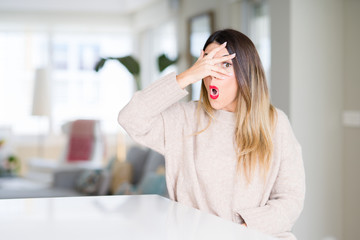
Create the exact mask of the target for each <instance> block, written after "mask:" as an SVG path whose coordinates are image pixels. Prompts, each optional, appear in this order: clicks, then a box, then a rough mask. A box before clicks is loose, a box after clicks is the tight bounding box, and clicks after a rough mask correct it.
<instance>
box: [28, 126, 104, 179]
mask: <svg viewBox="0 0 360 240" xmlns="http://www.w3.org/2000/svg"><path fill="white" fill-rule="evenodd" d="M62 131H63V132H64V133H65V134H66V136H67V140H66V145H65V147H64V150H63V152H62V154H61V156H60V158H59V159H58V160H57V161H53V160H50V159H42V158H31V159H29V160H28V170H29V171H28V173H27V177H28V178H32V179H35V180H42V181H46V182H49V183H51V182H52V180H53V176H54V172H56V171H61V170H79V169H96V168H101V167H102V163H103V157H104V153H105V144H104V137H103V135H102V131H101V128H100V122H99V121H98V120H84V119H80V120H75V121H71V122H68V123H66V124H64V125H63V126H62Z"/></svg>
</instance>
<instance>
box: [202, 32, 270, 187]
mask: <svg viewBox="0 0 360 240" xmlns="http://www.w3.org/2000/svg"><path fill="white" fill-rule="evenodd" d="M225 41H227V46H226V48H227V50H228V51H229V54H232V53H234V52H236V58H234V59H233V66H234V71H235V76H236V79H237V82H238V92H239V93H238V97H237V106H236V111H235V114H236V123H235V126H236V127H235V133H234V135H235V143H236V147H237V160H238V165H237V166H238V170H239V171H241V172H242V173H244V174H245V177H246V179H247V181H248V183H250V182H251V180H252V178H253V175H254V173H255V170H256V166H257V165H258V166H259V169H260V170H262V176H263V177H264V181H265V179H266V176H267V173H268V171H269V169H270V166H271V157H272V154H273V141H272V134H273V131H274V128H275V122H276V110H275V108H274V107H273V106H272V105H271V103H270V97H269V91H268V87H267V83H266V78H265V74H264V70H263V67H262V64H261V61H260V58H259V56H258V53H257V51H256V48H255V46H254V44H253V43H252V42H251V40H250V39H249V38H248V37H246V36H245V35H244V34H242V33H240V32H238V31H235V30H231V29H225V30H221V31H217V32H215V33H213V34H212V35H211V36H210V37H209V39H208V41H207V42H206V43H205V46H204V50H205V48H206V46H207V45H209V44H210V43H212V42H217V43H219V44H221V43H223V42H225ZM201 110H203V111H205V113H206V114H207V115H208V116H209V122H208V125H207V126H206V127H205V129H203V130H201V131H199V132H197V133H196V134H200V133H202V132H204V131H205V130H206V129H208V128H209V126H210V124H211V121H212V119H213V118H214V115H213V112H214V109H213V108H212V107H211V104H210V101H209V99H208V94H207V90H206V87H205V85H204V82H202V85H201V92H200V100H199V102H198V107H197V111H198V121H200V118H199V113H200V111H201Z"/></svg>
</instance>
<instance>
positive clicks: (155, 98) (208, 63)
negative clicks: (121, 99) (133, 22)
mask: <svg viewBox="0 0 360 240" xmlns="http://www.w3.org/2000/svg"><path fill="white" fill-rule="evenodd" d="M200 80H202V88H201V97H200V100H199V101H198V102H188V103H185V102H180V101H179V100H180V99H182V98H183V97H185V96H186V95H187V94H188V93H187V92H186V91H185V90H184V89H185V88H186V86H188V85H189V84H192V83H194V82H197V81H200ZM118 120H119V123H120V124H121V125H122V126H123V127H124V128H125V130H126V131H127V132H128V133H129V135H130V136H131V137H132V138H133V139H134V140H136V141H138V142H139V143H141V144H143V145H146V146H148V147H150V148H152V149H154V150H156V151H158V152H160V153H162V154H164V156H165V159H166V181H167V188H168V192H169V196H170V198H171V199H172V200H175V201H178V202H181V203H184V204H187V205H190V206H192V207H195V208H198V209H200V210H204V211H207V212H209V213H212V214H215V215H217V216H220V217H222V218H225V219H228V220H231V221H234V222H236V223H239V224H242V225H244V226H247V227H249V228H254V229H257V230H259V231H262V232H264V233H267V234H271V235H273V236H275V237H279V238H283V239H295V237H294V235H293V234H292V233H291V228H292V226H293V225H294V223H295V221H296V219H297V218H298V217H299V215H300V213H301V211H302V208H303V201H304V195H305V176H304V168H303V161H302V156H301V148H300V146H299V144H298V142H297V140H296V138H295V136H294V134H293V131H292V129H291V126H290V123H289V120H288V118H287V117H286V115H285V114H284V113H283V112H282V111H280V110H278V109H275V108H274V107H273V106H272V105H271V104H270V100H269V93H268V88H267V84H266V79H265V75H264V70H263V68H262V64H261V61H260V58H259V56H258V53H257V51H256V48H255V46H254V44H253V43H252V42H251V40H250V39H249V38H248V37H246V36H245V35H244V34H242V33H240V32H238V31H235V30H231V29H225V30H221V31H217V32H215V33H213V34H212V35H211V36H210V37H209V39H208V40H207V42H206V43H205V46H204V48H203V50H202V51H201V56H200V57H199V59H198V60H197V61H196V63H195V64H194V65H193V66H192V67H191V68H189V69H187V70H186V71H185V72H183V73H181V74H179V75H177V76H176V75H175V74H174V73H172V74H169V75H167V76H165V77H163V78H161V79H160V80H158V81H156V82H155V83H153V84H152V85H150V86H149V87H148V88H146V89H144V90H143V91H140V92H137V93H135V95H134V97H133V98H132V99H131V101H130V102H129V104H128V105H127V106H126V107H125V108H124V109H122V110H121V112H120V114H119V119H118Z"/></svg>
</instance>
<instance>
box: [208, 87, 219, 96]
mask: <svg viewBox="0 0 360 240" xmlns="http://www.w3.org/2000/svg"><path fill="white" fill-rule="evenodd" d="M209 88H210V97H211V98H212V99H217V98H218V97H219V89H218V88H217V87H216V86H212V85H210V86H209Z"/></svg>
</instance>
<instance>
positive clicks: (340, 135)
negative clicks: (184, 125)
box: [0, 0, 360, 240]
mask: <svg viewBox="0 0 360 240" xmlns="http://www.w3.org/2000/svg"><path fill="white" fill-rule="evenodd" d="M204 23H205V24H204ZM359 23H360V1H359V0H288V1H287V0H136V1H134V0H133V1H130V0H101V1H100V0H90V1H89V0H88V1H86V0H78V1H69V0H63V1H55V0H52V1H46V0H31V1H26V0H11V1H9V0H0V161H1V160H2V159H1V158H4V157H5V155H6V154H11V155H12V156H15V157H16V159H19V162H20V163H19V164H20V165H21V168H20V169H19V172H18V173H17V174H18V175H19V176H26V175H27V174H28V167H27V166H28V161H29V159H31V158H34V157H35V158H36V157H41V158H44V159H49V160H48V161H56V160H57V159H59V156H60V155H61V151H62V149H63V146H64V144H65V140H66V137H65V135H64V134H63V132H62V126H63V124H64V123H66V122H68V121H72V120H75V119H97V120H99V121H100V123H101V129H102V131H103V133H104V137H105V142H106V152H105V156H104V158H103V159H102V161H103V162H102V163H103V164H104V165H105V164H107V163H108V161H109V159H111V158H112V157H113V156H118V155H121V154H125V153H124V151H125V149H127V148H128V146H130V145H132V144H133V142H132V141H131V139H129V137H128V136H127V135H126V133H125V131H124V130H123V129H122V128H121V127H120V126H119V125H118V123H117V114H118V112H119V110H120V109H121V108H122V107H124V106H125V104H126V103H127V102H128V101H129V100H130V98H131V96H132V95H133V94H134V92H135V91H136V90H137V86H136V84H135V81H134V74H132V73H130V72H129V71H128V69H127V68H126V67H125V66H124V65H123V64H120V63H119V62H118V61H116V60H112V61H110V60H109V61H106V63H105V65H104V66H103V68H102V69H100V70H99V71H98V72H97V71H95V70H94V67H95V64H96V63H97V62H98V61H99V60H100V59H101V58H106V57H125V56H132V57H133V58H135V59H136V60H137V61H138V63H139V66H140V72H139V74H138V76H137V78H138V79H139V80H140V82H141V85H142V88H144V87H146V86H148V85H149V84H150V83H152V82H154V81H155V80H156V79H158V78H159V77H160V76H162V75H164V74H166V73H169V72H172V71H176V72H177V73H179V72H181V71H183V70H185V69H186V68H187V67H188V66H189V65H190V64H191V61H192V59H191V57H196V54H198V52H200V48H201V47H202V46H201V44H203V43H204V41H205V40H204V39H206V38H207V36H208V35H207V34H209V31H211V30H217V29H223V28H234V29H236V30H239V31H242V32H244V33H245V34H247V35H248V36H249V37H250V38H251V39H252V40H253V42H254V43H255V45H256V47H257V49H258V51H259V53H260V56H261V59H262V62H263V65H264V68H265V71H266V74H267V80H268V83H269V88H270V92H271V99H272V102H273V104H274V105H275V106H276V107H278V108H280V109H282V110H283V111H284V112H285V113H286V114H287V115H288V116H289V119H290V121H291V124H292V126H293V129H294V132H295V135H296V137H297V139H298V141H299V142H300V144H301V146H302V151H303V159H304V164H305V171H306V200H305V207H304V211H303V213H302V215H301V217H300V218H299V220H298V222H297V223H296V225H295V227H294V233H295V235H296V236H297V237H298V239H304V240H341V239H344V240H355V239H358V238H359V237H358V236H360V228H359V227H358V226H357V224H358V222H359V221H358V219H359V217H358V216H359V215H360V207H359V206H358V203H359V202H360V188H359V186H358V184H357V183H359V182H360V175H359V174H358V172H357V171H358V169H360V145H359V144H360V94H359V92H360V77H359V73H358V70H359V68H360V45H359V43H360V28H359ZM204 26H205V27H204ZM199 46H200V48H199ZM195 51H197V52H195ZM163 54H164V55H165V56H166V57H167V58H168V59H170V60H174V64H171V65H170V66H168V67H166V68H165V69H160V68H159V67H158V59H159V56H161V55H163ZM175 60H176V61H175ZM41 71H43V72H41ZM41 74H45V75H41ZM41 76H43V78H45V79H48V81H46V82H47V83H46V84H44V83H41V81H40V80H39V79H41ZM37 84H39V85H37ZM39 89H40V90H41V89H45V90H46V89H48V91H40V90H39ZM197 89H198V86H195V85H194V86H193V87H192V88H191V89H190V91H192V94H191V97H190V98H192V99H194V100H196V98H197V97H198V96H197V94H196V93H197ZM34 96H41V98H40V100H39V99H36V97H34ZM189 100H190V99H189ZM2 145H3V146H2ZM5 147H6V149H5ZM0 178H1V177H0ZM0 191H1V188H0Z"/></svg>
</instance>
